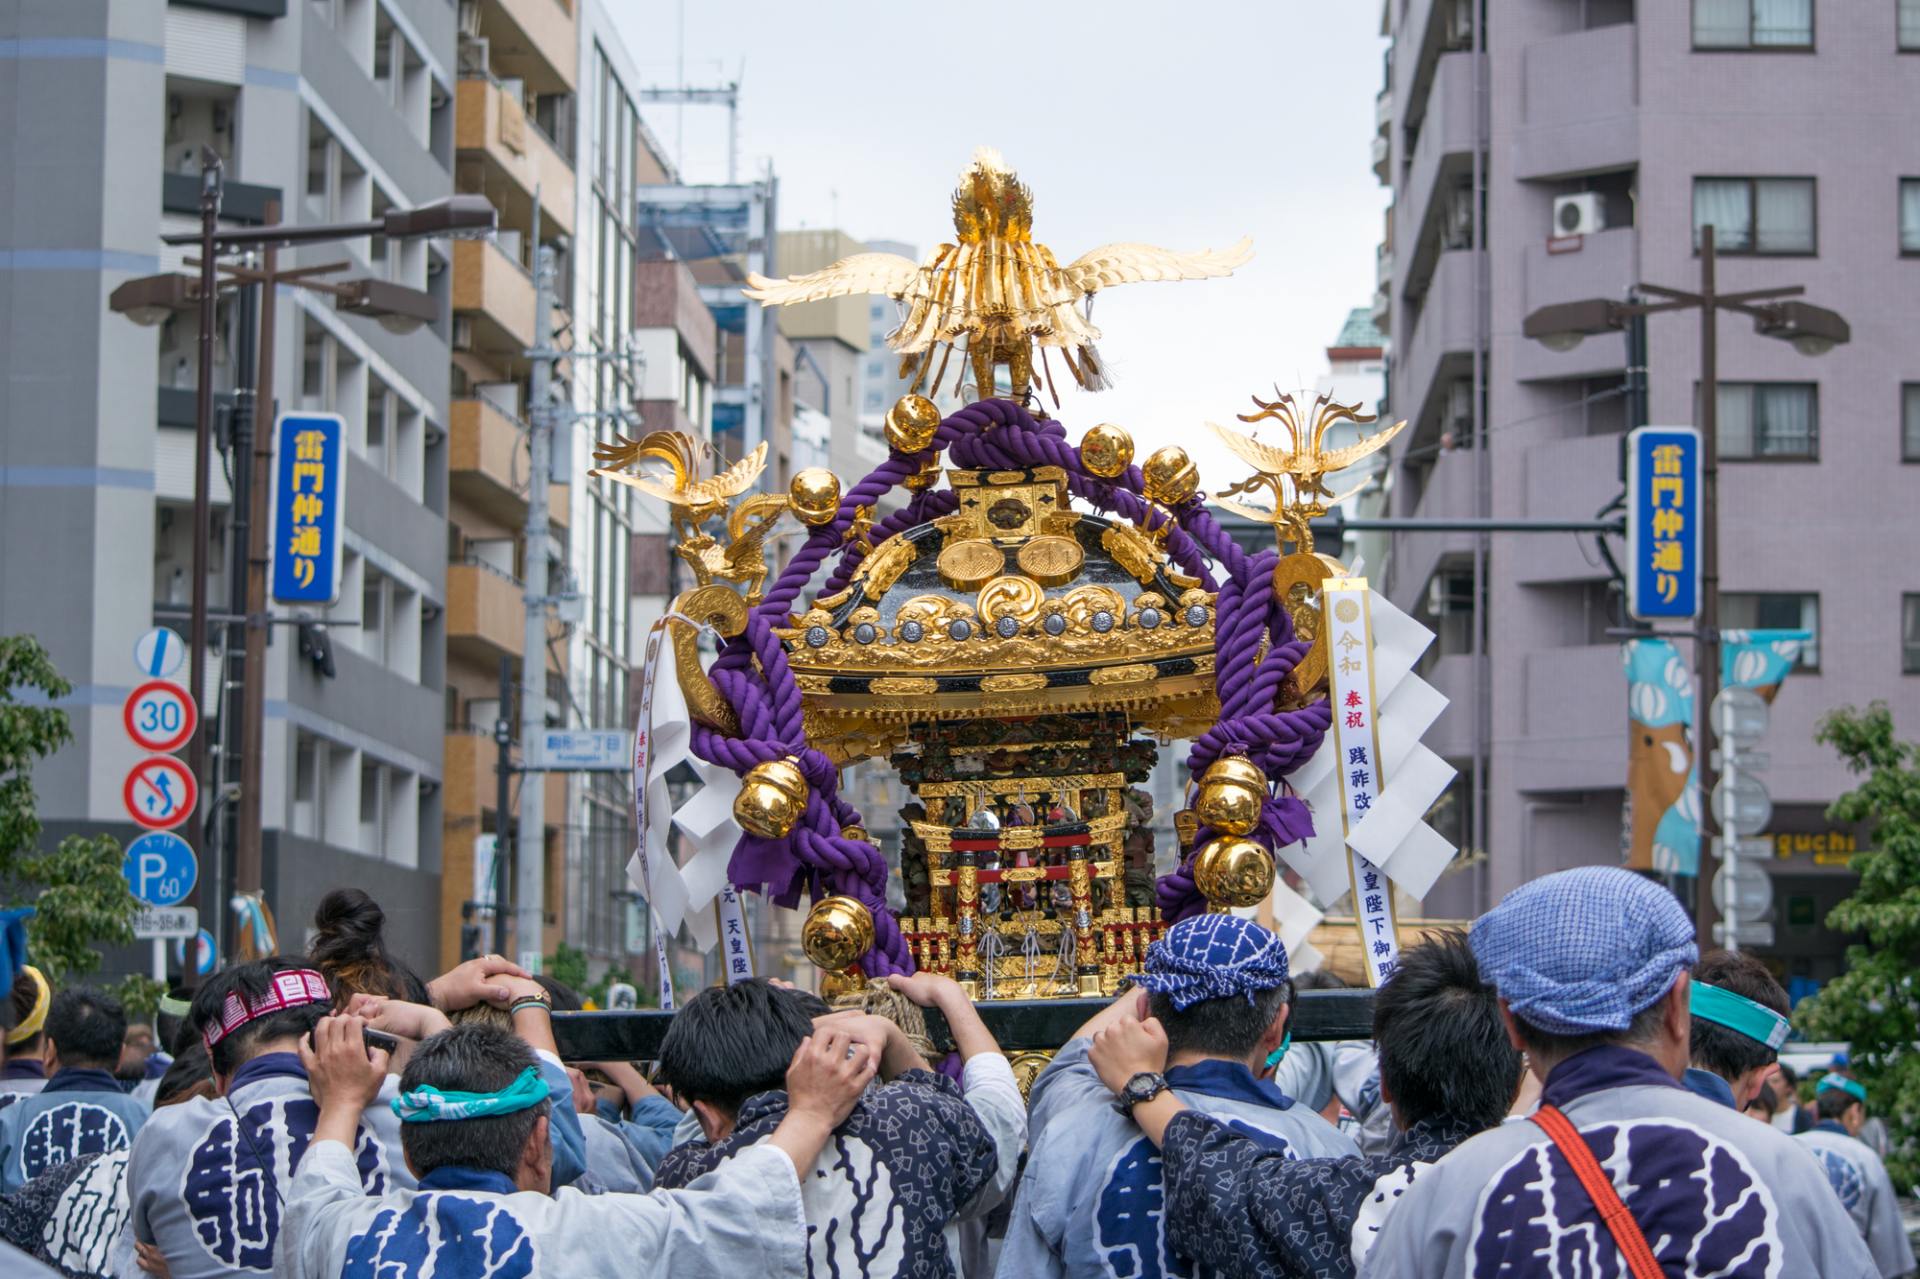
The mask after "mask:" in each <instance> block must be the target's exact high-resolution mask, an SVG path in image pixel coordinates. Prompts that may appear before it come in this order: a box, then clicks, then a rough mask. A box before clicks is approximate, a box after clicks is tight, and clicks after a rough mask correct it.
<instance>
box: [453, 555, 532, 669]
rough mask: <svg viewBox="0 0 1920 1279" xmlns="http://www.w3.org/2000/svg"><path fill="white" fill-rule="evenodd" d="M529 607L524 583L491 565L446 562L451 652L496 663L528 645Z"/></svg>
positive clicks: (517, 652) (476, 659) (457, 655)
mask: <svg viewBox="0 0 1920 1279" xmlns="http://www.w3.org/2000/svg"><path fill="white" fill-rule="evenodd" d="M526 616H527V613H526V607H525V605H524V604H522V602H521V598H520V583H519V581H518V580H516V579H514V578H511V577H508V576H507V575H506V574H505V573H502V572H501V571H500V570H498V569H496V568H493V567H491V566H489V565H486V564H482V563H479V562H478V561H471V562H467V563H462V564H449V565H447V651H448V654H449V655H450V656H453V657H459V658H466V659H469V660H472V661H478V662H483V663H486V664H487V665H489V666H493V665H497V664H498V663H499V661H500V659H501V658H502V657H518V656H520V654H521V652H522V650H523V649H524V648H525V639H526V635H525V627H526Z"/></svg>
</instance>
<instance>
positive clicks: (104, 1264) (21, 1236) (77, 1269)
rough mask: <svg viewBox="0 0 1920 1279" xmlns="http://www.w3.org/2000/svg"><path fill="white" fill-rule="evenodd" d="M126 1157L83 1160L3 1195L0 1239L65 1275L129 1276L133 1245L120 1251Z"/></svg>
mask: <svg viewBox="0 0 1920 1279" xmlns="http://www.w3.org/2000/svg"><path fill="white" fill-rule="evenodd" d="M128 1154H129V1152H128V1151H126V1150H116V1151H113V1152H112V1153H110V1154H104V1155H82V1156H80V1158H78V1159H70V1160H68V1161H67V1162H66V1163H63V1164H60V1165H58V1166H57V1167H54V1168H52V1169H50V1170H48V1171H47V1172H44V1173H42V1174H40V1175H39V1176H38V1177H35V1178H34V1179H33V1180H32V1181H30V1182H28V1183H27V1184H26V1185H24V1186H22V1187H20V1189H18V1190H16V1191H14V1192H13V1193H12V1194H10V1195H0V1238H3V1239H5V1240H6V1241H7V1242H8V1243H10V1244H12V1245H13V1246H14V1247H16V1248H18V1249H20V1251H22V1252H24V1253H26V1254H27V1255H28V1256H31V1257H36V1258H38V1259H39V1260H41V1261H44V1262H46V1263H47V1264H49V1265H51V1266H53V1267H55V1268H56V1269H58V1270H59V1271H60V1272H61V1273H62V1274H65V1275H71V1276H84V1277H85V1279H112V1277H113V1276H129V1277H131V1276H132V1275H133V1273H134V1272H133V1269H132V1267H133V1264H134V1263H133V1255H132V1245H131V1244H130V1243H128V1244H126V1246H125V1248H124V1249H122V1247H121V1245H122V1243H123V1240H122V1235H123V1233H124V1231H125V1227H126V1224H127V1158H128ZM122 1252H124V1255H121V1254H122ZM8 1273H9V1272H8V1271H6V1270H5V1268H4V1267H0V1274H8Z"/></svg>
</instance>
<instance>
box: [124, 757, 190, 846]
mask: <svg viewBox="0 0 1920 1279" xmlns="http://www.w3.org/2000/svg"><path fill="white" fill-rule="evenodd" d="M120 798H121V800H122V801H123V802H124V803H125V804H126V806H127V814H128V816H130V817H132V818H133V820H134V821H136V822H138V823H139V824H140V825H142V826H144V827H146V828H147V829H148V830H172V829H173V828H174V827H175V826H178V825H179V824H180V823H182V822H184V821H186V820H187V818H189V817H191V816H193V810H194V807H195V805H197V804H198V803H199V802H200V787H199V784H198V783H197V782H195V781H194V779H193V774H192V773H190V772H188V771H187V766H186V765H185V764H183V763H181V762H180V761H179V760H177V759H175V758H174V757H173V756H171V755H149V756H147V758H145V759H143V760H141V761H140V762H139V763H137V764H135V765H134V766H133V769H132V771H130V772H129V773H128V774H127V781H126V784H125V785H124V786H122V787H121V788H120Z"/></svg>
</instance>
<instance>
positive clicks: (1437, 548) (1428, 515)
mask: <svg viewBox="0 0 1920 1279" xmlns="http://www.w3.org/2000/svg"><path fill="white" fill-rule="evenodd" d="M1476 513H1477V511H1476V508H1475V505H1474V455H1473V451H1472V450H1471V449H1443V450H1441V451H1440V452H1439V453H1438V454H1437V455H1435V456H1434V459H1433V466H1432V467H1431V468H1430V469H1429V470H1428V471H1427V474H1426V478H1425V484H1424V487H1422V489H1421V490H1420V500H1419V502H1418V503H1416V504H1415V506H1414V509H1413V510H1412V511H1411V512H1410V514H1412V515H1414V516H1416V517H1418V518H1421V519H1435V520H1437V519H1446V518H1449V517H1452V518H1456V519H1459V518H1469V517H1471V516H1473V515H1475V514H1476ZM1472 550H1473V534H1471V533H1395V534H1394V535H1393V578H1392V581H1391V583H1390V590H1391V595H1392V599H1393V602H1394V603H1395V604H1398V605H1399V606H1400V607H1401V608H1403V609H1406V610H1408V611H1411V610H1412V609H1413V608H1414V607H1415V606H1416V605H1417V604H1418V603H1419V602H1420V600H1421V599H1422V598H1423V592H1425V591H1426V589H1427V583H1428V582H1429V581H1431V580H1432V578H1433V575H1434V573H1435V572H1436V571H1438V569H1439V567H1440V562H1441V561H1442V560H1444V559H1446V558H1448V557H1449V556H1454V555H1464V554H1468V553H1470V552H1471V551H1472Z"/></svg>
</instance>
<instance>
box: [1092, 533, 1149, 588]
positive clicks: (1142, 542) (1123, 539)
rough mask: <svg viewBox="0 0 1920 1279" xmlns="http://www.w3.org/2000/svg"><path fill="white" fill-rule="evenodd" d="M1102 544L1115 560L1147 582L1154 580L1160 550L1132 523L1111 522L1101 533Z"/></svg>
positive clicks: (1139, 579)
mask: <svg viewBox="0 0 1920 1279" xmlns="http://www.w3.org/2000/svg"><path fill="white" fill-rule="evenodd" d="M1100 546H1101V548H1102V549H1103V550H1105V551H1106V553H1107V554H1109V555H1111V556H1113V562H1114V563H1115V564H1118V565H1119V566H1120V567H1121V568H1123V569H1125V570H1126V571H1127V572H1129V573H1131V574H1132V575H1133V580H1134V581H1136V582H1140V583H1142V584H1145V583H1147V582H1151V581H1152V580H1153V570H1154V564H1155V561H1156V560H1157V558H1158V552H1156V551H1155V550H1154V549H1153V543H1151V542H1149V541H1148V540H1147V539H1146V538H1144V537H1142V536H1141V535H1140V533H1139V531H1138V530H1136V529H1135V528H1134V527H1133V526H1132V525H1131V524H1109V525H1108V526H1107V527H1106V529H1105V531H1103V532H1102V533H1101V534H1100Z"/></svg>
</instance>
